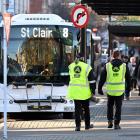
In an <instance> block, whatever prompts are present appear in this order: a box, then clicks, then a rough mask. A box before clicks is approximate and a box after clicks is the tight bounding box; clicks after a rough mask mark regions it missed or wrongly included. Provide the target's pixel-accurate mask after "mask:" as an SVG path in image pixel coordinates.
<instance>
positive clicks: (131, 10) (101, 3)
mask: <svg viewBox="0 0 140 140" xmlns="http://www.w3.org/2000/svg"><path fill="white" fill-rule="evenodd" d="M82 3H83V4H87V5H88V6H91V7H92V9H93V10H94V11H95V12H96V13H98V14H99V15H140V0H82Z"/></svg>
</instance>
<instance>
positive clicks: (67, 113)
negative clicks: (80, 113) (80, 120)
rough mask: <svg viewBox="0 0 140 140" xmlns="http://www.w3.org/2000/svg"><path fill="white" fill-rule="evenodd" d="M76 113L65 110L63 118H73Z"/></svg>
mask: <svg viewBox="0 0 140 140" xmlns="http://www.w3.org/2000/svg"><path fill="white" fill-rule="evenodd" d="M73 117H74V114H73V112H65V113H63V119H73Z"/></svg>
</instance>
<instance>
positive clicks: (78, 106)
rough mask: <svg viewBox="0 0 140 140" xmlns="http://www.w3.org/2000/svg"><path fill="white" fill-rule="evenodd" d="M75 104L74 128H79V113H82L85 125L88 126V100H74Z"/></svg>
mask: <svg viewBox="0 0 140 140" xmlns="http://www.w3.org/2000/svg"><path fill="white" fill-rule="evenodd" d="M74 103H75V124H76V127H79V126H81V112H83V111H84V118H85V125H86V126H89V125H90V111H89V99H87V100H74Z"/></svg>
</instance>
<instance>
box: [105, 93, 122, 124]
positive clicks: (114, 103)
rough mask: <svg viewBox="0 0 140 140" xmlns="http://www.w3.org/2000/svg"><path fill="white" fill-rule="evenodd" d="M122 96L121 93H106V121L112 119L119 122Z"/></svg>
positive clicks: (116, 122)
mask: <svg viewBox="0 0 140 140" xmlns="http://www.w3.org/2000/svg"><path fill="white" fill-rule="evenodd" d="M123 96H124V95H121V96H110V95H108V96H107V97H108V101H107V119H108V121H113V120H114V123H115V124H119V123H120V120H121V108H122V99H123ZM114 107H115V112H114ZM114 113H115V114H114Z"/></svg>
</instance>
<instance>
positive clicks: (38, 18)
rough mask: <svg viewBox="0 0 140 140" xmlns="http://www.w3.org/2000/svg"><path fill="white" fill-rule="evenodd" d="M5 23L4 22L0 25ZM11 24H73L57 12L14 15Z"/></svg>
mask: <svg viewBox="0 0 140 140" xmlns="http://www.w3.org/2000/svg"><path fill="white" fill-rule="evenodd" d="M2 25H3V22H2V23H1V24H0V26H2ZM11 25H12V26H16V25H66V26H73V24H72V23H71V22H66V21H65V20H64V19H62V18H61V17H60V16H58V15H56V14H18V15H15V16H13V17H12V20H11Z"/></svg>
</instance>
